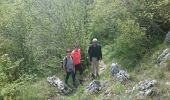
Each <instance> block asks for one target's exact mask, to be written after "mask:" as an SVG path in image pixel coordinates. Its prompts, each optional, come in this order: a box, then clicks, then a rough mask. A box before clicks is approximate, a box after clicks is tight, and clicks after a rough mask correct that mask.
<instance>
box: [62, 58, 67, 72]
mask: <svg viewBox="0 0 170 100" xmlns="http://www.w3.org/2000/svg"><path fill="white" fill-rule="evenodd" d="M63 68H64V72H65V73H67V68H66V58H64V59H63Z"/></svg>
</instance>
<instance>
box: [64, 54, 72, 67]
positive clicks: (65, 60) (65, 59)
mask: <svg viewBox="0 0 170 100" xmlns="http://www.w3.org/2000/svg"><path fill="white" fill-rule="evenodd" d="M71 58H72V59H73V57H72V56H71ZM64 62H65V65H64ZM61 63H62V64H61V68H62V69H64V68H63V65H64V66H65V67H66V64H67V56H65V57H64V60H63V61H61Z"/></svg>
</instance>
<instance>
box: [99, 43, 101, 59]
mask: <svg viewBox="0 0 170 100" xmlns="http://www.w3.org/2000/svg"><path fill="white" fill-rule="evenodd" d="M99 52H100V60H102V49H101V46H100V48H99Z"/></svg>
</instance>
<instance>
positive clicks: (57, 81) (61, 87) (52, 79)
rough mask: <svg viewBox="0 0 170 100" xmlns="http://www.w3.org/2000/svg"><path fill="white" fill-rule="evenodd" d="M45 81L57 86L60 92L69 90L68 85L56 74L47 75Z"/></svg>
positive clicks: (65, 92) (64, 92)
mask: <svg viewBox="0 0 170 100" xmlns="http://www.w3.org/2000/svg"><path fill="white" fill-rule="evenodd" d="M47 81H48V83H49V84H50V85H52V86H55V87H57V88H58V90H59V92H60V93H63V94H67V93H68V92H70V89H69V87H68V86H67V85H65V84H64V82H63V81H61V80H60V79H59V78H58V77H56V76H52V77H47Z"/></svg>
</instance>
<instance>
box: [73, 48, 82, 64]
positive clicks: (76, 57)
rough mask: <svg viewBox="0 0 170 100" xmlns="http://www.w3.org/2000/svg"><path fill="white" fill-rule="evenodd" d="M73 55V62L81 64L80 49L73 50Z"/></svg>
mask: <svg viewBox="0 0 170 100" xmlns="http://www.w3.org/2000/svg"><path fill="white" fill-rule="evenodd" d="M71 55H72V57H73V63H74V64H75V65H77V64H80V59H81V54H80V49H78V50H73V51H72V53H71Z"/></svg>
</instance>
